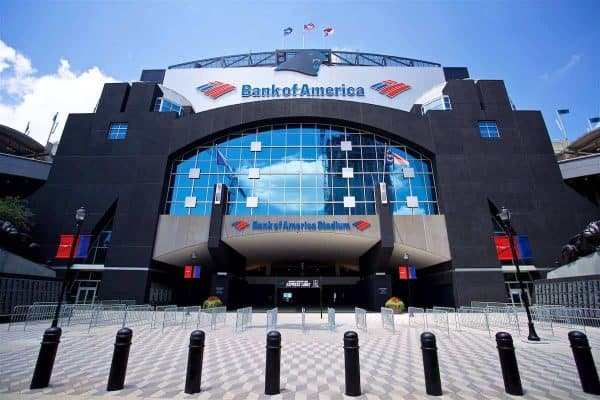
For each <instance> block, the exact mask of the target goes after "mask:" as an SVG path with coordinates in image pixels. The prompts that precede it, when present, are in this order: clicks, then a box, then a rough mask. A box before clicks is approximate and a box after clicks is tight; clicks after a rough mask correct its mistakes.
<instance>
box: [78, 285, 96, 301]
mask: <svg viewBox="0 0 600 400" xmlns="http://www.w3.org/2000/svg"><path fill="white" fill-rule="evenodd" d="M95 299H96V288H88V287H80V288H79V290H77V297H76V299H75V303H76V304H94V300H95Z"/></svg>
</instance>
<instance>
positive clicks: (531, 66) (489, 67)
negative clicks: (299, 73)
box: [0, 0, 600, 139]
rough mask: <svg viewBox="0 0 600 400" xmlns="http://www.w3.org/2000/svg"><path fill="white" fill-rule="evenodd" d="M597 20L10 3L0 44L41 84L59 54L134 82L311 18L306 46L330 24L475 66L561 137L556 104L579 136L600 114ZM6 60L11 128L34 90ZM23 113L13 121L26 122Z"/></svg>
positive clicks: (376, 46)
mask: <svg viewBox="0 0 600 400" xmlns="http://www.w3.org/2000/svg"><path fill="white" fill-rule="evenodd" d="M599 15H600V2H598V1H597V0H596V1H479V2H471V1H458V2H455V1H422V2H412V1H369V2H367V1H361V2H358V1H351V2H347V1H325V0H321V1H316V2H311V1H277V2H267V1H263V2H252V1H240V2H230V1H224V0H222V1H218V2H213V1H183V2H174V1H53V2H41V1H8V0H4V1H2V2H1V4H0V40H1V41H3V42H4V44H5V45H6V46H9V47H10V48H12V49H14V50H15V51H16V52H18V53H20V54H21V55H23V56H24V57H26V58H27V59H28V60H29V61H30V63H31V66H32V70H31V71H30V72H29V75H28V76H30V77H34V78H35V79H40V78H42V77H45V76H57V75H60V74H61V72H60V71H61V70H60V69H59V64H60V60H67V61H68V65H67V66H68V68H67V66H65V65H62V66H63V67H64V68H63V69H62V73H63V76H68V77H72V76H75V77H76V78H77V77H79V76H80V75H82V74H84V73H90V74H89V75H90V76H92V77H95V76H96V75H98V76H102V77H112V78H114V79H116V80H118V81H127V80H136V79H138V78H139V75H140V72H141V70H142V69H145V68H164V67H166V66H168V65H171V64H176V63H180V62H184V61H190V60H193V59H199V58H208V57H213V56H218V55H229V54H237V53H243V52H248V51H265V50H266V51H268V50H274V49H275V48H281V46H282V40H281V39H282V29H283V28H285V27H287V26H291V27H292V28H294V30H295V31H294V33H293V35H292V36H290V37H288V39H287V42H286V47H288V48H297V47H300V45H301V34H300V33H301V27H302V25H303V24H304V23H307V22H314V23H315V24H316V25H317V30H315V31H314V32H313V33H311V34H310V35H307V39H306V47H321V43H322V39H321V34H320V30H321V29H322V28H324V27H326V26H332V27H333V28H334V29H335V33H334V35H333V36H332V37H330V38H328V39H326V41H325V47H332V48H338V49H344V50H361V51H366V52H374V53H384V54H392V55H399V56H406V57H412V58H419V59H423V60H428V61H434V62H439V63H441V64H442V65H444V66H467V67H468V68H469V70H470V74H471V77H473V78H476V79H502V80H504V81H505V82H506V86H507V88H508V91H509V94H510V96H511V98H512V100H513V102H514V103H515V105H516V106H517V108H518V109H531V110H541V111H542V112H543V114H544V118H545V120H546V125H547V126H548V130H549V132H550V136H551V137H553V138H558V137H559V136H560V133H559V131H558V128H557V126H556V124H555V122H554V118H555V117H554V111H555V110H556V109H557V108H568V109H570V110H571V114H569V115H567V116H565V117H564V122H565V125H566V128H567V131H568V133H569V137H570V138H571V139H573V138H575V137H577V136H579V135H580V134H582V133H583V132H584V130H585V129H586V121H587V118H588V117H593V116H600V73H599V72H598V71H600V51H599V49H598V45H599V43H600V40H599V39H600V28H599V26H600V21H599V19H600V18H599V17H598V16H599ZM1 61H2V60H1V59H0V96H1V97H0V123H6V122H3V121H2V120H1V118H2V116H3V114H2V110H1V107H2V106H3V105H4V107H5V110H6V109H7V108H6V107H13V110H14V109H15V108H14V107H17V106H18V105H19V102H22V101H24V98H25V97H24V96H25V95H26V94H24V93H25V92H26V90H29V89H23V90H21V91H20V92H19V91H13V92H12V93H8V94H7V93H6V87H2V80H4V82H5V83H6V82H8V81H9V79H8V77H7V73H8V70H5V71H4V73H3V72H2V67H1ZM94 67H97V70H93V71H92V69H93V68H94ZM90 71H92V72H93V73H92V72H90ZM68 73H70V74H71V75H68ZM3 74H4V75H3ZM94 74H96V75H94ZM87 76H88V75H86V77H87ZM90 79H91V78H90ZM94 79H95V78H94ZM40 85H41V84H40ZM74 86H81V85H74ZM3 89H4V90H5V92H4V93H2V90H3ZM74 90H76V89H74ZM65 107H66V106H65ZM8 110H9V111H10V109H8ZM75 111H77V110H75ZM7 112H8V111H7ZM24 112H25V111H22V112H21V113H24ZM31 112H33V111H31ZM47 112H50V111H47ZM13 114H15V113H13ZM4 115H8V114H6V113H5V114H4ZM26 117H27V116H21V117H20V118H21V120H16V119H13V120H14V121H13V122H14V124H21V125H22V124H23V122H22V119H23V118H26ZM5 118H9V117H5ZM45 118H47V117H45ZM20 129H21V130H22V129H24V126H23V127H20ZM40 130H41V128H40Z"/></svg>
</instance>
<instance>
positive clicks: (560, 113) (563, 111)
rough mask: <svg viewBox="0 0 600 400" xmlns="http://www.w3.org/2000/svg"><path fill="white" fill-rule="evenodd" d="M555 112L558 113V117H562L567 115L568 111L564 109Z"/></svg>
mask: <svg viewBox="0 0 600 400" xmlns="http://www.w3.org/2000/svg"><path fill="white" fill-rule="evenodd" d="M556 112H557V113H558V115H564V114H568V113H569V112H570V111H569V110H568V109H566V108H565V109H562V110H556Z"/></svg>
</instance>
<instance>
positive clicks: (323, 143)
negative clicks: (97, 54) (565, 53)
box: [30, 49, 598, 309]
mask: <svg viewBox="0 0 600 400" xmlns="http://www.w3.org/2000/svg"><path fill="white" fill-rule="evenodd" d="M30 204H31V206H32V207H33V209H34V212H35V213H36V215H37V216H38V219H39V221H40V222H39V224H38V227H37V229H38V231H39V232H37V233H38V235H39V238H40V245H41V248H42V251H43V252H44V255H45V258H46V259H48V260H51V263H52V266H53V268H55V269H56V270H57V271H58V273H59V274H61V273H64V271H65V266H66V264H67V258H68V254H69V250H70V248H71V242H72V241H73V237H72V236H70V235H72V232H73V230H74V226H73V224H74V220H73V212H74V210H76V209H78V208H79V207H80V206H82V205H83V206H85V208H86V209H87V211H88V216H87V218H86V220H85V222H84V223H83V225H82V230H81V233H82V236H81V238H80V243H78V244H76V246H77V251H76V252H75V256H76V259H75V264H74V266H73V271H74V273H75V275H74V277H75V280H74V283H73V285H71V286H70V287H69V292H70V293H69V296H70V298H72V299H74V300H77V301H89V300H90V298H92V299H93V298H102V299H134V300H136V301H137V302H139V303H148V302H151V303H153V304H160V303H169V304H172V303H177V304H199V303H201V302H202V300H203V299H205V298H206V297H207V296H209V295H217V296H219V297H220V298H221V299H222V300H223V301H224V303H225V304H226V305H227V306H229V307H238V306H246V305H253V306H258V307H261V306H262V307H272V306H277V307H284V306H291V307H298V306H306V307H310V306H314V305H318V304H320V303H322V304H323V305H324V306H340V307H341V306H354V305H363V306H365V307H368V308H370V309H378V308H379V307H380V306H381V305H383V303H384V302H385V301H386V300H387V299H388V298H389V297H391V296H392V295H396V296H399V297H401V298H403V300H405V301H406V300H407V299H408V297H409V296H410V297H411V299H410V302H411V303H412V305H422V306H429V305H432V304H436V305H444V304H446V305H456V306H458V305H465V304H468V303H469V302H470V301H471V300H481V299H485V300H491V301H502V302H506V301H508V299H510V298H511V297H513V296H519V294H518V285H517V277H516V275H515V271H516V269H515V265H514V262H513V261H512V257H508V258H507V257H504V256H502V254H503V253H506V246H507V243H508V241H507V237H506V236H504V235H505V233H504V232H503V230H502V229H501V228H500V226H499V225H498V224H497V223H496V220H495V218H494V213H495V211H494V209H495V207H494V206H497V207H501V206H505V207H507V208H508V209H510V210H511V212H512V216H513V218H512V221H513V226H514V228H515V231H516V232H517V233H518V236H517V237H516V242H517V244H518V249H517V250H518V257H519V259H520V260H519V262H520V264H521V265H522V278H523V279H524V280H525V281H526V282H527V283H529V284H530V283H531V281H532V280H533V279H535V278H538V277H543V276H544V274H545V271H546V270H548V268H549V267H552V266H553V265H554V261H555V260H556V259H557V258H558V257H559V255H560V254H559V252H560V247H561V245H562V244H563V243H565V242H567V241H568V238H569V237H570V235H571V234H572V232H575V231H578V230H579V229H580V227H582V226H585V225H586V224H587V222H589V221H590V220H592V219H593V218H595V217H596V216H597V213H598V209H597V207H596V206H594V205H593V204H592V203H590V202H589V201H588V200H586V199H585V198H584V197H582V196H580V195H579V194H577V193H576V192H574V191H573V190H572V189H570V188H569V187H568V186H566V185H565V183H564V182H563V179H562V177H561V174H560V171H559V167H558V165H557V162H556V159H555V156H554V153H553V150H552V146H551V143H550V140H549V137H548V132H547V130H546V126H545V124H544V121H543V119H542V116H541V113H540V112H539V111H521V110H516V109H515V107H514V106H513V105H512V103H511V101H510V98H509V95H508V94H507V91H506V88H505V85H504V83H503V81H501V80H474V79H471V78H470V77H469V73H468V70H467V68H464V67H452V68H449V67H443V66H441V65H440V64H437V63H432V62H427V61H421V60H414V59H408V58H403V57H394V56H384V55H377V54H367V53H349V52H336V51H332V50H327V49H314V50H277V51H274V52H265V53H255V54H245V55H237V56H227V57H217V58H212V59H207V60H198V61H193V62H189V63H184V64H178V65H174V66H171V67H169V68H167V69H160V70H144V71H143V72H142V74H141V78H140V81H139V82H133V83H110V84H106V85H105V86H104V89H103V91H102V94H101V97H100V99H99V101H98V104H97V107H96V109H95V111H94V112H93V113H90V114H71V115H70V116H69V118H68V120H67V122H66V125H65V128H64V132H63V135H62V139H61V143H60V146H59V148H58V151H57V154H56V156H55V158H54V164H53V167H52V169H51V171H50V174H49V177H48V180H47V182H46V183H45V184H44V186H43V187H42V188H41V189H39V190H38V191H37V192H36V193H35V194H34V195H33V196H32V197H31V201H30ZM503 247H504V248H503ZM57 249H58V251H57ZM405 266H409V268H405ZM406 278H412V279H406Z"/></svg>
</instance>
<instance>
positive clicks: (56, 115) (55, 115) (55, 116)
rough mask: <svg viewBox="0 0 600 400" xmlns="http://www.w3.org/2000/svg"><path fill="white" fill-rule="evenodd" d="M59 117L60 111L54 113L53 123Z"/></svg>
mask: <svg viewBox="0 0 600 400" xmlns="http://www.w3.org/2000/svg"><path fill="white" fill-rule="evenodd" d="M57 117H58V112H57V113H56V114H54V117H52V123H54V122H56V118H57Z"/></svg>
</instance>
